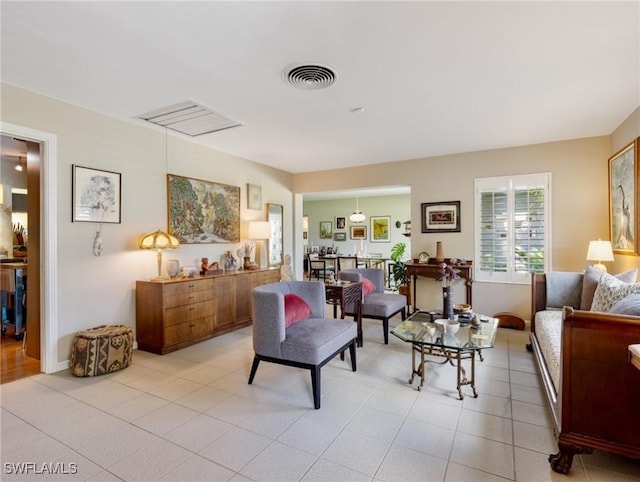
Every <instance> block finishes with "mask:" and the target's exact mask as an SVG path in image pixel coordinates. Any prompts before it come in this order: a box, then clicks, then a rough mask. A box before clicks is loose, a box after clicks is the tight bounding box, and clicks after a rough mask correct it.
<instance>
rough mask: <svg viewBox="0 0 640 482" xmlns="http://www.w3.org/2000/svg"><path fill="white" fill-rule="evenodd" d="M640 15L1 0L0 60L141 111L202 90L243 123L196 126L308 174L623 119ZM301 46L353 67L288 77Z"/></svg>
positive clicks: (19, 75)
mask: <svg viewBox="0 0 640 482" xmlns="http://www.w3.org/2000/svg"><path fill="white" fill-rule="evenodd" d="M639 25H640V6H639V2H638V1H624V2H610V1H604V2H578V1H569V2H482V1H473V2H319V1H317V2H268V1H263V2H211V1H209V2H206V1H201V2H180V1H168V2H9V1H2V25H1V27H2V51H1V53H2V71H1V75H2V81H3V82H7V83H9V84H13V85H16V86H19V87H23V88H25V89H28V90H32V91H35V92H39V93H42V94H45V95H47V96H50V97H54V98H57V99H60V100H63V101H65V102H69V103H72V104H76V105H79V106H82V107H86V108H89V109H92V110H94V111H98V112H102V113H105V114H107V115H110V116H114V117H117V118H121V119H126V120H128V121H130V122H133V123H137V124H144V121H142V120H139V119H136V116H138V115H140V114H142V113H145V112H148V111H151V110H154V109H157V108H161V107H164V106H168V105H170V104H174V103H178V102H182V101H186V100H191V101H194V102H197V103H199V104H202V105H204V106H206V107H209V108H211V109H213V110H214V111H216V112H218V113H220V114H223V115H225V116H227V117H229V118H231V119H233V120H236V121H239V122H240V123H241V124H243V126H242V127H237V128H233V129H229V130H225V131H221V132H216V133H212V134H206V135H203V136H200V137H195V138H193V140H194V141H195V142H199V143H202V144H206V145H208V146H210V147H212V148H214V149H218V150H221V151H226V152H229V153H232V154H235V155H237V156H240V157H244V158H247V159H251V160H254V161H257V162H260V163H263V164H266V165H270V166H273V167H276V168H280V169H283V170H285V171H289V172H293V173H297V172H307V171H315V170H324V169H331V168H339V167H346V166H356V165H363V164H371V163H381V162H388V161H396V160H403V159H413V158H421V157H429V156H434V155H442V154H450V153H457V152H467V151H475V150H482V149H490V148H499V147H508V146H515V145H526V144H534V143H541V142H549V141H555V140H562V139H572V138H580V137H588V136H597V135H608V134H610V133H611V132H612V131H613V129H615V128H616V127H617V126H618V125H620V123H622V122H623V121H624V120H625V118H626V117H627V116H629V114H631V112H633V110H634V109H635V108H637V107H638V106H639V105H640V27H639ZM298 61H316V62H320V63H323V64H330V65H333V66H335V67H336V68H337V70H338V74H339V78H338V81H337V83H336V84H335V85H333V86H331V87H329V88H327V89H324V90H299V89H295V88H293V87H291V86H289V85H288V84H287V83H285V82H284V81H283V80H282V78H281V72H282V69H284V68H285V67H286V66H287V65H289V64H292V63H294V62H298ZM356 107H362V108H364V112H359V113H354V112H352V109H354V108H356Z"/></svg>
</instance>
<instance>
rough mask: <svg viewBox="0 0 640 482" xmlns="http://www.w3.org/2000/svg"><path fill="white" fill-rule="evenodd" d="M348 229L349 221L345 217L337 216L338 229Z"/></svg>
mask: <svg viewBox="0 0 640 482" xmlns="http://www.w3.org/2000/svg"><path fill="white" fill-rule="evenodd" d="M346 227H347V219H346V218H345V217H343V216H336V229H345V228H346Z"/></svg>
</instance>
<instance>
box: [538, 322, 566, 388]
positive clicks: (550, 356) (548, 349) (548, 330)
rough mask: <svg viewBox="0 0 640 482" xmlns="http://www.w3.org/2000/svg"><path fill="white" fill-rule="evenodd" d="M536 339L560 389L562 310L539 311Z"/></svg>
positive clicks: (554, 382) (555, 385) (550, 372)
mask: <svg viewBox="0 0 640 482" xmlns="http://www.w3.org/2000/svg"><path fill="white" fill-rule="evenodd" d="M535 323H536V339H537V340H538V344H539V345H540V351H541V352H542V356H543V358H544V362H545V365H546V366H547V370H548V371H549V375H550V376H551V380H552V381H553V386H554V387H555V389H556V393H557V391H558V387H559V386H560V341H561V338H562V311H556V310H551V311H549V310H545V311H538V312H537V313H536V318H535Z"/></svg>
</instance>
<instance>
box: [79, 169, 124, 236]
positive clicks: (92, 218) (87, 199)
mask: <svg viewBox="0 0 640 482" xmlns="http://www.w3.org/2000/svg"><path fill="white" fill-rule="evenodd" d="M71 177H72V181H73V182H72V184H73V191H72V192H73V194H72V196H73V200H72V203H71V220H72V222H74V223H79V222H87V223H113V224H119V223H120V222H121V221H122V208H121V199H122V194H121V178H122V175H121V174H120V173H119V172H112V171H103V170H102V169H94V168H92V167H82V166H76V165H75V164H74V165H73V166H72V176H71Z"/></svg>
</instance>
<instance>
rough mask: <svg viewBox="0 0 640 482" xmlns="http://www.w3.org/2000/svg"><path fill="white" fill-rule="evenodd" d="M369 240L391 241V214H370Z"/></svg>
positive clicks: (375, 241) (376, 241) (377, 241)
mask: <svg viewBox="0 0 640 482" xmlns="http://www.w3.org/2000/svg"><path fill="white" fill-rule="evenodd" d="M369 219H370V220H371V242H372V243H388V242H390V241H391V233H390V230H389V225H390V224H391V216H371V217H370V218H369Z"/></svg>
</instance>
